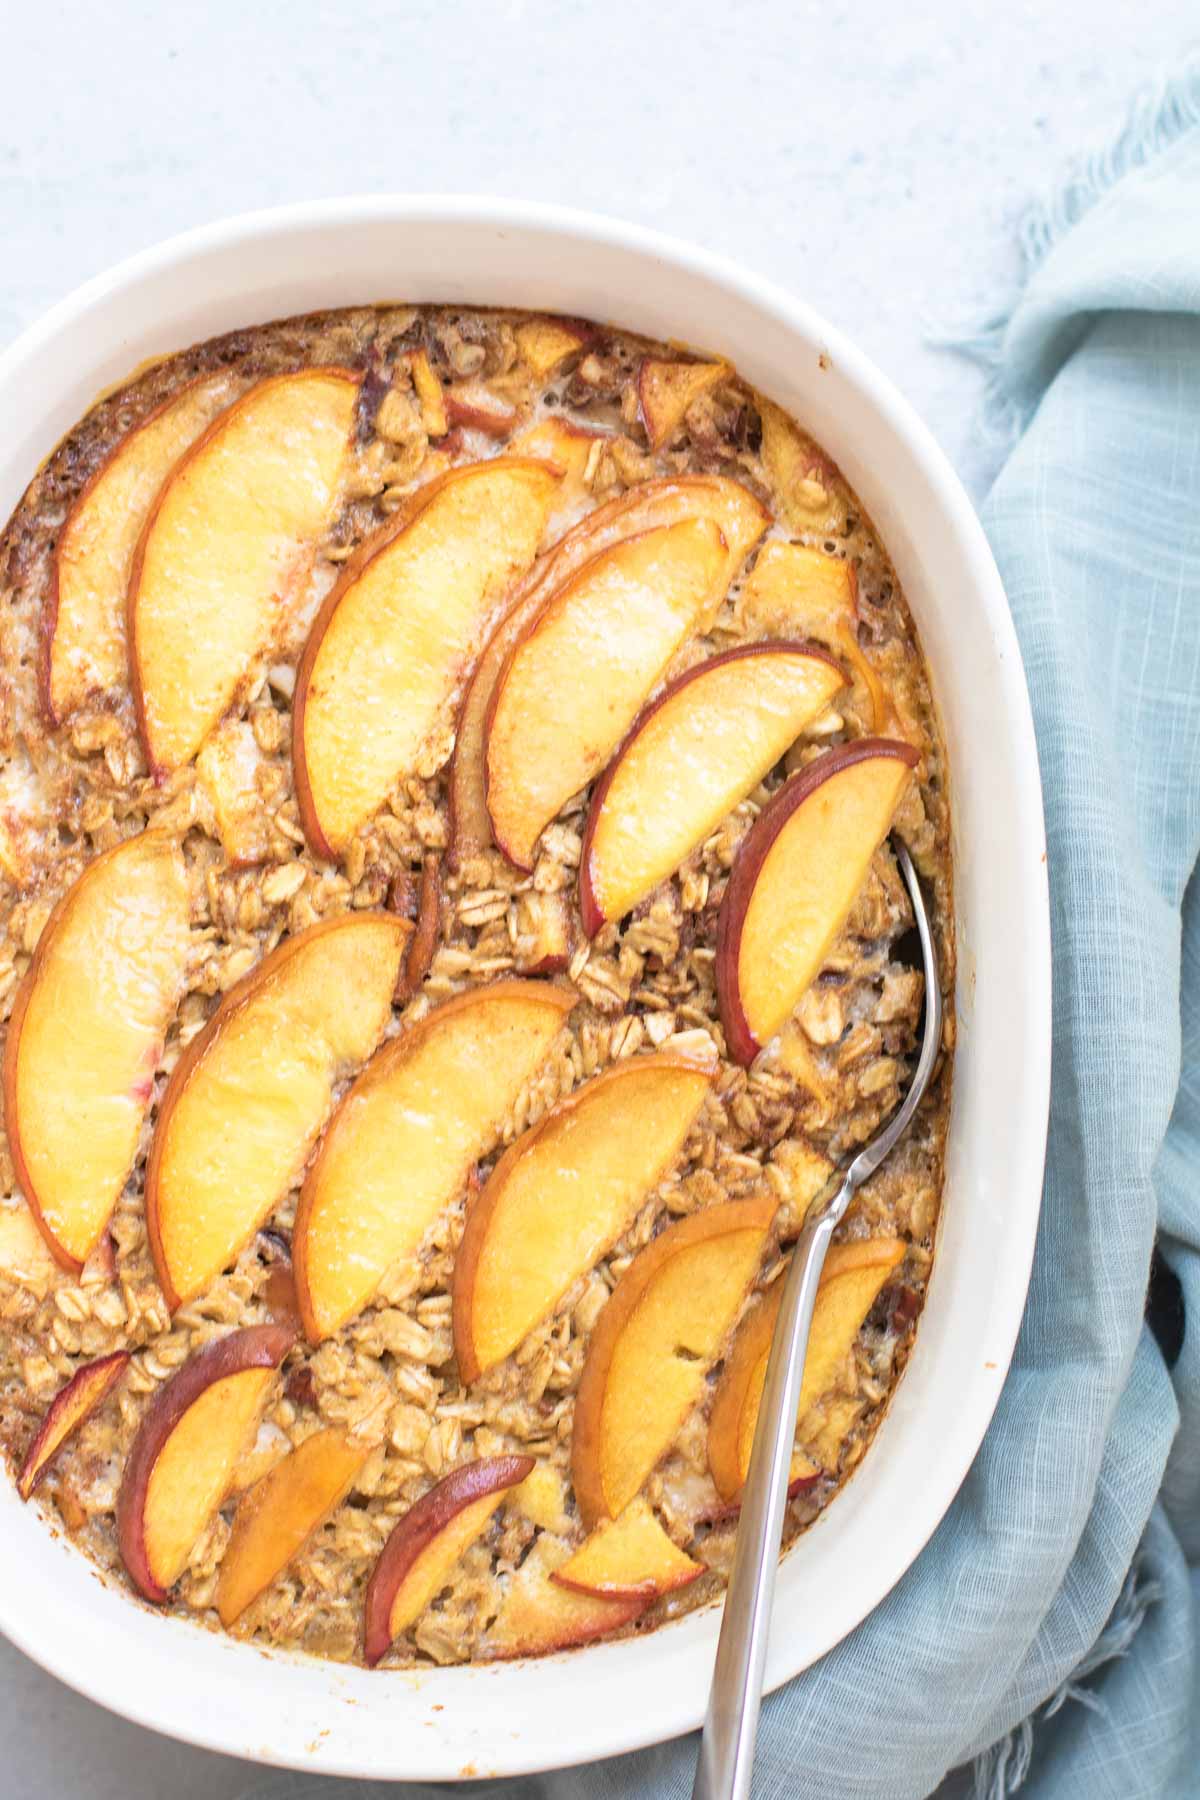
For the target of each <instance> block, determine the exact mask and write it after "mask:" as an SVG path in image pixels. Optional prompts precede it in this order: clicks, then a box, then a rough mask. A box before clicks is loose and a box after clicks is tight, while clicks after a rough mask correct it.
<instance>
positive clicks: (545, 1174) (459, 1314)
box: [454, 1054, 716, 1382]
mask: <svg viewBox="0 0 1200 1800" xmlns="http://www.w3.org/2000/svg"><path fill="white" fill-rule="evenodd" d="M715 1073H716V1061H715V1058H714V1059H713V1060H712V1061H711V1062H709V1063H706V1064H705V1063H698V1062H692V1061H689V1060H688V1059H687V1058H686V1057H682V1056H671V1055H669V1054H662V1055H658V1056H638V1057H633V1058H632V1059H631V1060H629V1061H628V1062H621V1063H616V1064H614V1065H613V1067H612V1068H610V1069H606V1070H605V1071H604V1073H603V1074H602V1075H598V1076H597V1077H596V1078H595V1080H593V1081H589V1082H587V1083H585V1085H584V1086H583V1087H581V1088H578V1089H576V1091H575V1092H574V1093H573V1094H570V1095H568V1097H567V1098H566V1099H565V1100H560V1101H559V1103H558V1105H557V1106H555V1107H552V1108H551V1110H550V1111H549V1112H548V1113H545V1114H544V1115H543V1117H542V1118H541V1119H540V1120H539V1121H538V1123H537V1124H536V1125H535V1126H534V1127H533V1129H532V1130H530V1131H527V1132H526V1133H525V1134H524V1136H523V1137H520V1138H518V1139H517V1141H516V1143H515V1144H512V1145H511V1146H510V1147H509V1149H508V1150H506V1151H505V1153H504V1155H503V1156H502V1157H501V1158H500V1161H499V1162H498V1163H497V1164H496V1167H495V1168H494V1169H493V1171H492V1173H491V1176H490V1177H489V1179H488V1182H487V1185H486V1186H485V1187H484V1189H483V1191H482V1193H480V1194H479V1196H478V1197H477V1199H476V1200H475V1201H474V1203H473V1204H472V1205H471V1207H470V1208H469V1210H468V1213H467V1227H466V1230H465V1232H464V1233H463V1238H462V1242H461V1244H460V1245H459V1248H458V1256H457V1258H456V1260H455V1265H454V1347H455V1350H456V1352H457V1355H458V1368H459V1374H460V1375H461V1377H462V1379H463V1381H465V1382H471V1381H476V1380H478V1378H479V1376H480V1375H481V1374H483V1373H484V1371H485V1370H487V1369H492V1368H495V1366H496V1364H497V1363H498V1362H503V1360H504V1358H505V1357H506V1356H508V1355H510V1354H511V1352H512V1351H513V1350H515V1349H516V1348H517V1346H518V1344H520V1343H521V1341H522V1339H524V1338H525V1337H527V1336H528V1334H529V1332H531V1331H532V1330H533V1327H534V1326H535V1325H537V1324H539V1323H540V1322H541V1320H542V1319H544V1318H545V1317H546V1315H547V1314H548V1313H549V1312H551V1311H552V1310H553V1308H554V1306H555V1305H556V1304H557V1302H558V1301H559V1300H560V1299H561V1298H562V1296H563V1294H565V1293H566V1291H567V1289H568V1288H569V1287H570V1286H571V1283H572V1282H573V1281H575V1280H577V1279H578V1277H579V1276H580V1275H583V1274H585V1273H586V1271H587V1270H588V1269H590V1268H592V1266H593V1265H594V1264H595V1263H597V1262H598V1261H599V1259H600V1258H601V1257H602V1256H603V1255H604V1254H605V1253H606V1252H607V1251H608V1250H610V1249H611V1248H612V1246H613V1244H615V1243H616V1241H617V1239H618V1238H619V1237H620V1236H621V1233H622V1232H623V1231H627V1230H628V1229H629V1226H630V1225H631V1224H632V1223H633V1220H634V1217H635V1215H636V1213H637V1211H638V1208H639V1207H640V1206H641V1204H642V1202H643V1200H644V1199H645V1198H646V1195H647V1194H648V1193H649V1192H650V1190H651V1189H652V1188H654V1187H656V1186H657V1185H658V1183H659V1182H660V1181H662V1179H663V1178H664V1176H666V1175H667V1173H668V1172H669V1171H670V1169H671V1166H672V1164H673V1163H674V1162H675V1159H676V1157H677V1156H678V1155H679V1152H680V1150H681V1148H682V1146H683V1141H684V1139H685V1138H686V1137H687V1134H688V1132H689V1130H690V1129H691V1126H692V1122H693V1120H694V1119H695V1117H696V1115H697V1113H698V1112H699V1111H700V1108H701V1106H703V1104H704V1099H705V1096H706V1095H707V1093H708V1092H709V1089H710V1088H711V1086H712V1081H713V1076H714V1074H715Z"/></svg>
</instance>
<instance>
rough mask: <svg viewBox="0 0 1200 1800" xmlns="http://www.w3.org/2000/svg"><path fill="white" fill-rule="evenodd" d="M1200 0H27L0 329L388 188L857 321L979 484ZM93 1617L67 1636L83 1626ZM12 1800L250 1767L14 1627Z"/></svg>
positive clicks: (8, 1652) (17, 17) (150, 1795)
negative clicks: (961, 339) (1040, 304)
mask: <svg viewBox="0 0 1200 1800" xmlns="http://www.w3.org/2000/svg"><path fill="white" fill-rule="evenodd" d="M1196 32H1197V16H1196V8H1195V0H1142V4H1141V5H1139V6H1137V7H1133V8H1131V7H1128V6H1126V5H1122V4H1118V0H1051V4H1050V5H1048V6H1047V5H1044V4H1035V3H1034V0H1015V3H1014V4H1010V5H1008V6H1000V5H998V4H996V3H995V0H910V4H908V5H907V6H905V7H902V8H901V7H896V6H895V5H894V4H893V0H740V3H739V4H738V5H737V6H730V5H726V4H717V3H716V0H657V4H656V5H653V6H651V5H647V4H646V0H605V3H604V4H597V3H595V0H571V4H569V5H560V6H558V7H549V6H546V5H544V4H542V3H540V0H393V3H392V4H388V3H387V0H359V3H358V5H356V6H355V7H346V8H336V7H334V6H332V5H329V4H326V3H325V0H257V3H256V4H255V5H253V6H248V5H246V4H244V0H208V3H207V4H206V5H205V6H204V7H199V6H195V7H189V6H187V5H184V6H176V7H163V6H162V5H161V4H159V3H157V0H110V4H109V5H107V6H103V7H93V8H88V9H84V8H80V7H78V6H76V5H74V4H70V3H69V0H68V3H65V4H64V3H63V0H41V3H40V4H39V5H36V6H29V7H21V8H16V7H12V8H5V24H4V45H5V53H4V72H5V77H6V79H5V82H4V106H3V111H2V115H0V242H3V245H4V258H3V262H2V263H0V344H3V343H6V342H7V341H8V340H10V339H11V338H12V337H13V336H15V335H16V333H17V332H18V331H20V330H21V329H22V327H23V326H25V325H26V324H28V323H29V322H31V321H32V320H33V319H34V318H36V317H37V315H38V314H39V313H40V312H41V311H42V309H43V308H44V307H46V306H47V305H48V304H49V303H50V302H51V301H53V300H56V299H58V298H59V297H60V296H61V295H63V294H64V293H66V292H67V291H68V290H69V289H71V288H72V287H74V286H75V285H76V284H77V283H78V282H80V281H82V280H84V279H85V278H86V277H87V276H89V275H92V274H95V273H96V272H97V271H98V270H100V269H102V268H104V267H105V266H107V265H108V264H110V263H112V262H115V261H117V260H118V259H119V258H121V257H123V256H125V255H127V254H129V253H130V252H132V251H134V250H138V249H141V248H142V247H144V246H145V245H147V244H150V243H152V242H154V241H155V240H156V239H159V238H162V237H165V236H167V235H169V234H170V233H172V232H175V231H179V230H182V229H184V228H185V227H187V226H190V225H195V224H200V223H203V222H205V221H207V220H210V219H214V218H218V217H220V216H221V215H222V214H224V213H229V212H235V211H242V210H245V209H247V208H250V207H257V206H269V205H272V204H275V203H279V202H283V201H288V200H298V199H304V198H316V197H320V196H324V195H334V194H340V193H351V192H361V191H368V190H371V189H376V190H379V189H392V190H403V189H411V190H416V191H426V192H430V191H435V192H446V191H453V190H458V191H475V192H481V193H489V194H505V195H514V196H518V197H522V198H531V199H540V200H553V201H560V202H564V203H568V204H571V205H576V206H583V207H591V208H594V209H596V210H598V211H602V212H609V213H615V214H618V215H623V216H625V217H628V218H631V219H636V220H639V221H641V222H643V223H645V224H649V225H654V226H657V227H659V228H661V229H663V230H666V231H670V232H673V233H675V234H677V235H679V236H682V237H687V238H692V239H694V240H696V241H697V242H699V243H703V244H705V245H708V246H710V247H711V248H713V249H717V250H721V251H724V252H725V253H726V254H728V255H732V256H734V257H736V258H738V259H740V260H743V261H744V262H745V263H746V264H748V265H749V266H751V267H753V268H755V269H757V270H759V271H761V272H762V273H763V274H765V275H768V276H771V277H773V278H774V279H775V280H776V281H779V282H782V283H783V284H784V285H786V286H789V287H791V288H793V289H794V290H795V291H796V292H798V293H800V294H802V295H803V296H804V297H805V298H806V299H807V300H809V301H810V302H811V303H812V304H813V305H815V306H816V307H818V308H819V309H820V310H821V311H823V312H825V313H827V314H828V315H829V316H830V317H831V318H832V319H834V320H835V321H836V322H837V323H838V324H839V325H840V326H841V327H842V328H843V329H844V330H845V331H847V332H849V333H850V335H851V336H853V337H854V338H856V339H857V340H858V342H859V343H860V344H861V346H862V347H863V348H864V349H865V350H866V351H867V352H868V353H869V354H870V355H871V356H873V357H874V358H875V359H876V361H877V362H879V363H880V364H881V365H882V367H883V368H884V369H885V370H886V371H887V373H888V374H889V375H891V377H892V378H893V380H895V381H896V382H897V384H898V385H899V386H900V387H901V388H902V389H903V391H904V392H905V393H906V394H907V396H908V397H909V399H910V400H911V401H912V402H913V403H914V405H915V406H916V407H917V409H918V411H919V412H921V413H922V414H923V415H924V417H925V419H926V420H927V422H928V423H929V424H930V425H931V426H932V428H933V430H934V432H935V434H936V435H937V437H938V438H939V439H940V441H941V443H942V444H943V446H944V447H945V449H946V450H947V452H948V453H949V455H950V458H951V460H952V461H953V462H954V463H955V465H956V466H957V468H958V469H959V471H960V473H961V474H962V476H963V479H964V480H965V482H966V484H967V486H968V488H969V489H970V491H971V493H972V494H973V495H974V496H975V498H976V499H979V498H981V497H982V495H983V494H984V493H985V492H986V489H987V486H988V484H989V482H990V480H991V477H992V476H993V474H994V473H995V468H996V463H997V458H998V456H999V449H998V446H997V445H996V444H995V443H993V442H991V441H989V440H988V439H987V437H986V436H985V435H984V434H983V433H982V432H981V431H980V429H979V425H978V419H977V404H978V398H979V390H980V377H979V375H978V373H977V371H976V370H975V369H973V368H972V367H971V365H970V364H968V363H966V362H964V361H962V360H961V359H959V358H957V357H953V356H950V355H946V354H943V353H939V352H936V351H933V350H931V349H930V348H928V347H927V345H926V343H925V341H924V340H925V337H926V335H927V334H928V333H929V332H930V331H931V330H935V329H937V328H939V327H951V328H952V327H954V326H955V325H956V324H959V323H961V322H962V321H963V320H965V319H968V318H971V317H974V316H976V315H978V314H979V313H980V312H981V311H986V310H987V309H989V308H991V307H994V306H997V305H999V304H1001V303H1003V301H1004V300H1005V298H1006V297H1007V295H1008V294H1009V293H1010V292H1011V290H1012V286H1013V283H1014V281H1015V279H1016V277H1017V274H1018V269H1019V263H1018V257H1017V253H1016V249H1015V242H1014V235H1013V225H1014V221H1015V220H1016V218H1017V216H1018V214H1019V211H1020V208H1021V206H1022V204H1023V202H1024V201H1025V200H1026V199H1027V198H1029V197H1030V196H1031V195H1034V194H1037V193H1038V192H1039V191H1040V190H1041V189H1042V188H1043V187H1044V186H1047V185H1049V183H1050V182H1051V181H1052V180H1053V179H1054V178H1055V176H1056V175H1057V174H1058V173H1060V172H1061V170H1062V168H1063V166H1064V164H1065V162H1066V161H1067V160H1068V159H1069V158H1070V157H1071V156H1072V155H1073V154H1074V153H1075V152H1076V151H1077V150H1079V149H1080V148H1086V147H1088V146H1090V145H1092V144H1094V143H1096V142H1104V141H1105V140H1106V139H1107V138H1109V137H1110V136H1111V135H1112V134H1113V132H1114V131H1115V130H1116V129H1117V128H1118V127H1119V125H1120V122H1121V120H1122V118H1123V115H1124V111H1125V107H1126V103H1127V100H1128V97H1129V95H1130V94H1131V92H1132V90H1133V89H1134V88H1135V87H1136V86H1137V85H1138V84H1139V83H1140V82H1142V81H1144V80H1145V79H1147V78H1148V77H1151V76H1153V75H1155V74H1156V73H1158V72H1159V71H1161V70H1163V69H1164V68H1168V69H1169V68H1171V67H1173V66H1175V64H1176V63H1177V61H1178V58H1179V53H1180V50H1181V48H1182V46H1184V45H1185V44H1187V43H1188V42H1189V41H1190V40H1194V38H1195V35H1196ZM62 1629H64V1630H69V1629H70V1621H69V1619H67V1618H65V1617H64V1619H63V1620H62ZM0 1738H2V1740H3V1744H4V1755H3V1768H4V1774H3V1781H2V1783H0V1785H2V1787H3V1791H4V1794H5V1796H6V1800H34V1797H35V1796H36V1800H77V1797H78V1800H160V1797H161V1796H164V1795H167V1794H170V1795H171V1796H172V1800H200V1796H203V1797H204V1800H226V1797H227V1796H234V1795H237V1794H239V1793H240V1792H241V1791H242V1789H243V1787H244V1786H245V1785H246V1784H247V1782H248V1781H249V1780H250V1779H251V1778H252V1776H251V1771H249V1770H248V1769H247V1768H246V1767H245V1766H244V1765H242V1764H239V1763H236V1762H233V1761H231V1760H229V1759H226V1758H222V1757H215V1756H210V1755H207V1754H205V1753H203V1752H199V1751H189V1750H184V1749H181V1748H179V1747H177V1746H175V1745H171V1744H168V1743H166V1742H165V1741H164V1740H162V1739H158V1738H155V1737H153V1736H152V1735H150V1734H149V1733H146V1732H144V1731H141V1730H139V1729H138V1728H137V1727H135V1726H132V1725H127V1724H124V1723H123V1722H121V1721H119V1720H116V1719H114V1718H111V1717H110V1716H108V1715H107V1714H105V1713H102V1712H101V1711H100V1710H99V1709H98V1708H96V1707H94V1706H92V1705H91V1704H90V1703H89V1702H88V1701H85V1700H82V1699H80V1698H78V1697H77V1696H76V1695H74V1694H72V1693H70V1692H69V1691H68V1690H67V1689H66V1688H64V1687H61V1686H60V1685H59V1684H58V1683H57V1682H55V1681H53V1680H52V1679H51V1678H50V1677H49V1676H47V1675H43V1674H42V1673H41V1672H40V1671H39V1670H38V1669H36V1668H34V1666H33V1665H32V1664H31V1663H29V1662H27V1661H26V1660H25V1659H24V1658H23V1657H22V1656H20V1655H19V1654H18V1652H17V1651H15V1650H13V1649H11V1648H10V1647H9V1646H8V1645H7V1644H5V1643H3V1642H0Z"/></svg>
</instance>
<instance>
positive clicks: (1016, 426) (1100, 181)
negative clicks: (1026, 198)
mask: <svg viewBox="0 0 1200 1800" xmlns="http://www.w3.org/2000/svg"><path fill="white" fill-rule="evenodd" d="M1196 126H1200V55H1198V56H1193V57H1191V58H1189V60H1188V62H1187V64H1186V66H1185V67H1184V68H1183V69H1182V70H1181V71H1180V73H1179V74H1178V75H1175V76H1173V77H1171V78H1170V79H1167V78H1162V79H1159V80H1157V81H1154V82H1152V83H1150V84H1149V85H1148V86H1147V87H1145V88H1143V89H1142V90H1141V92H1140V93H1138V94H1137V95H1136V96H1135V98H1134V100H1133V103H1132V105H1131V106H1130V110H1129V116H1128V118H1127V119H1126V122H1125V124H1124V126H1123V128H1122V129H1121V131H1120V132H1119V134H1118V135H1117V137H1116V138H1115V139H1114V140H1113V142H1112V143H1111V144H1109V145H1107V146H1106V147H1105V148H1104V149H1102V150H1096V151H1093V152H1092V154H1091V155H1090V156H1087V157H1085V158H1083V159H1082V160H1081V161H1079V162H1077V163H1076V164H1075V165H1074V166H1073V167H1072V169H1071V171H1070V173H1069V174H1068V175H1067V176H1066V177H1065V178H1064V180H1063V181H1062V182H1061V184H1060V185H1059V186H1058V187H1057V188H1056V189H1055V190H1054V191H1053V192H1052V193H1050V194H1048V195H1046V196H1044V197H1043V198H1042V199H1040V200H1036V201H1033V202H1031V204H1030V205H1029V206H1028V207H1027V208H1026V211H1025V213H1024V214H1023V216H1022V218H1021V221H1020V223H1019V225H1018V228H1017V241H1018V244H1019V246H1020V250H1021V260H1022V270H1021V276H1020V279H1019V282H1018V286H1017V289H1016V292H1015V293H1014V294H1013V295H1012V297H1011V299H1010V301H1009V303H1008V304H1007V305H1006V306H1005V307H1004V308H1003V309H1002V310H1001V311H999V312H995V313H990V314H987V315H985V316H984V317H982V318H980V319H978V320H977V321H975V322H974V323H973V324H972V325H971V326H970V327H968V328H967V329H965V330H962V331H957V332H944V333H937V334H935V335H932V336H931V337H930V340H929V341H930V343H931V344H933V345H934V346H935V347H936V348H939V349H944V350H956V351H958V352H959V353H960V354H961V355H963V356H969V357H970V358H971V360H972V361H973V362H977V363H979V364H980V366H981V367H982V368H983V369H984V371H985V372H986V374H987V385H986V387H985V389H984V395H983V407H982V423H983V426H984V429H985V430H986V431H987V433H988V435H989V437H992V438H993V439H998V440H1000V441H1001V442H1002V443H1004V444H1005V445H1007V446H1008V447H1011V446H1012V445H1013V444H1014V443H1015V442H1016V439H1017V438H1018V436H1019V435H1020V433H1021V432H1022V431H1023V430H1024V428H1025V426H1026V424H1027V423H1028V420H1029V415H1030V412H1031V411H1032V403H1026V402H1022V401H1018V400H1017V399H1016V398H1015V397H1014V396H1013V395H1012V394H1011V393H1010V392H1009V391H1008V387H1007V372H1006V366H1005V365H1006V356H1005V341H1006V338H1007V335H1008V327H1009V324H1010V322H1011V320H1012V316H1013V314H1014V312H1015V311H1016V309H1017V305H1018V302H1019V301H1020V298H1021V295H1022V294H1023V293H1024V290H1025V288H1026V287H1027V286H1028V284H1029V281H1030V278H1031V277H1032V276H1033V275H1034V273H1035V272H1036V271H1037V269H1038V268H1039V267H1040V266H1041V264H1042V263H1043V262H1044V261H1045V260H1046V257H1047V256H1048V255H1049V254H1050V252H1051V250H1053V248H1054V246H1055V245H1056V244H1057V243H1058V242H1059V241H1060V240H1061V239H1062V238H1064V237H1065V236H1066V235H1067V233H1068V232H1069V231H1071V230H1072V229H1073V227H1074V226H1076V225H1078V223H1079V221H1080V220H1081V219H1082V218H1083V217H1084V216H1085V214H1087V213H1089V212H1090V211H1091V210H1092V208H1093V207H1094V206H1096V205H1098V204H1099V202H1100V201H1101V200H1103V199H1104V197H1105V195H1106V194H1108V193H1109V192H1110V190H1111V189H1112V188H1114V187H1115V186H1116V185H1117V183H1118V182H1119V181H1121V180H1122V179H1123V177H1124V176H1126V175H1128V174H1129V173H1130V171H1131V170H1133V169H1138V168H1142V167H1144V165H1145V164H1146V163H1149V162H1152V161H1153V160H1154V158H1155V157H1156V156H1159V155H1160V154H1161V153H1162V152H1163V151H1164V150H1169V149H1170V147H1171V145H1172V144H1174V143H1176V142H1177V141H1178V139H1179V138H1181V137H1182V136H1183V135H1184V134H1185V133H1186V132H1188V131H1191V130H1193V129H1195V127H1196Z"/></svg>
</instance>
